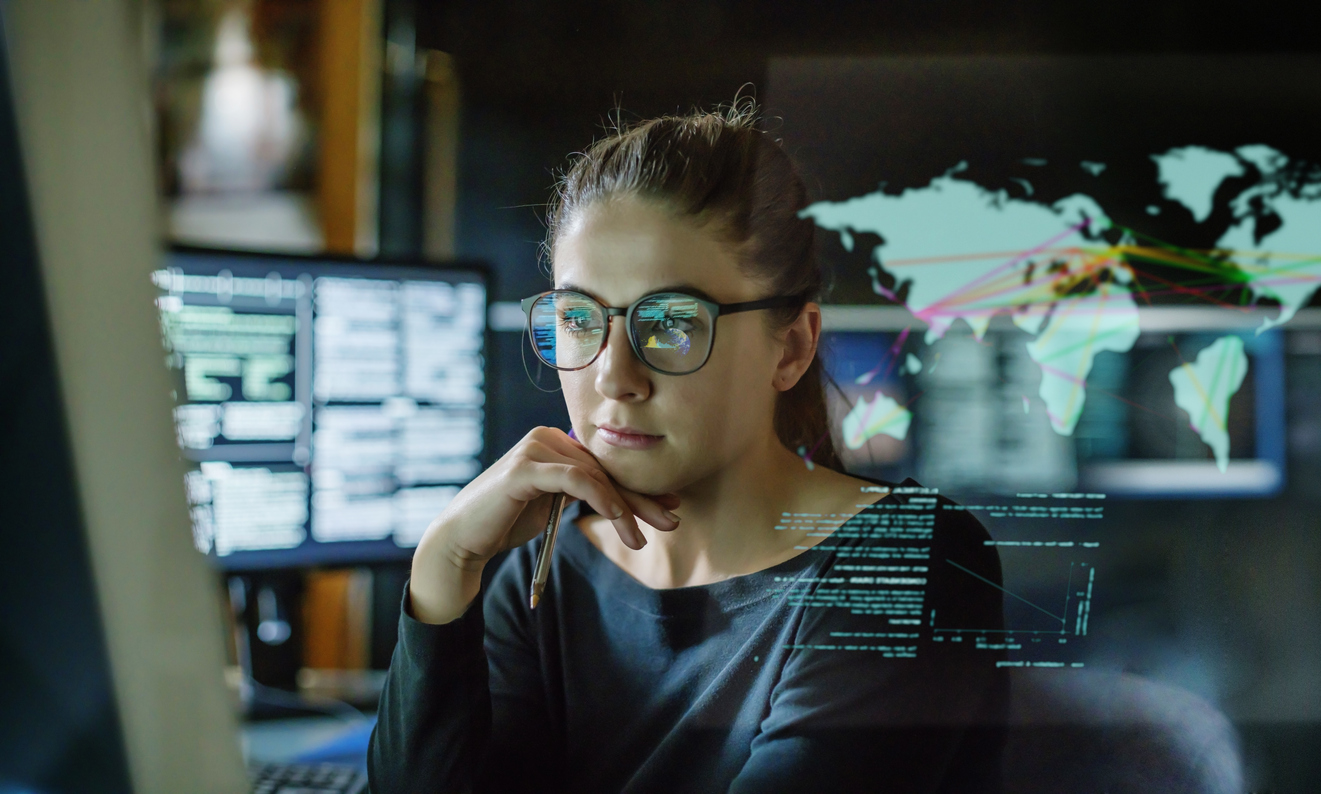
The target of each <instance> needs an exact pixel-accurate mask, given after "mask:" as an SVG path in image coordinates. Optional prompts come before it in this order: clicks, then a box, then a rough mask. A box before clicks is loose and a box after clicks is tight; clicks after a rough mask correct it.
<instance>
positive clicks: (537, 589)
mask: <svg viewBox="0 0 1321 794" xmlns="http://www.w3.org/2000/svg"><path fill="white" fill-rule="evenodd" d="M563 513H564V494H562V493H557V494H555V498H554V499H553V500H551V503H550V516H549V517H548V518H547V519H546V530H545V532H543V533H542V536H541V549H540V550H538V551H537V565H536V567H535V568H534V569H533V571H532V595H531V598H530V599H529V601H530V604H531V608H532V609H536V608H537V602H538V601H540V600H541V593H542V591H543V590H545V589H546V577H548V576H549V575H550V556H551V553H552V552H554V551H555V537H556V535H558V534H559V531H560V516H561V515H562V514H563Z"/></svg>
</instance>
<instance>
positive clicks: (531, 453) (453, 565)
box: [409, 427, 679, 623]
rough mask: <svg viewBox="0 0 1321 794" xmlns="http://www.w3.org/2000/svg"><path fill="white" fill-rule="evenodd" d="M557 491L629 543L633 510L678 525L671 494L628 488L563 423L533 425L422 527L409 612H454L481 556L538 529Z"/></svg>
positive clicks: (474, 584) (468, 593) (633, 542)
mask: <svg viewBox="0 0 1321 794" xmlns="http://www.w3.org/2000/svg"><path fill="white" fill-rule="evenodd" d="M556 493H563V494H565V495H566V496H567V497H568V498H569V499H581V500H583V501H585V502H587V504H589V505H591V507H592V509H593V510H595V511H596V512H597V513H600V514H601V515H602V516H605V517H606V518H608V519H610V521H611V523H612V524H613V525H614V528H615V531H616V532H618V533H619V539H620V540H621V541H623V542H624V545H626V546H628V547H629V548H631V549H640V548H642V547H643V546H645V545H646V543H647V539H646V538H645V537H643V535H642V531H641V530H640V529H638V524H637V520H636V519H635V518H634V516H636V517H637V518H641V519H642V520H643V521H646V522H647V523H648V524H650V525H651V526H653V527H655V528H657V529H662V530H671V529H674V528H675V527H677V526H678V525H679V518H678V516H676V515H674V514H673V513H671V512H670V510H672V509H674V508H676V507H678V506H679V498H678V497H677V496H675V495H673V494H662V495H658V496H646V495H643V494H639V493H635V492H633V491H629V490H628V489H626V488H624V487H622V486H620V485H619V484H618V483H616V482H615V481H614V480H612V479H611V478H610V475H609V474H607V473H606V472H605V470H604V469H602V468H601V464H600V463H599V462H598V461H597V460H596V458H595V457H593V456H592V453H590V452H588V451H587V447H584V446H583V445H582V444H580V443H578V441H577V440H575V439H573V438H570V437H569V435H568V434H567V433H565V432H564V431H562V430H557V429H555V428H551V427H538V428H534V429H533V430H531V431H530V432H529V433H528V434H527V435H526V436H523V438H522V440H521V441H519V442H518V443H517V444H515V445H514V447H513V448H512V449H510V450H509V451H508V452H506V453H505V454H504V456H503V457H501V458H500V459H499V460H498V461H496V462H495V463H494V464H492V465H491V467H490V468H488V469H487V470H486V471H484V472H482V473H481V474H480V475H478V476H477V478H476V479H474V480H473V481H472V482H470V483H468V485H467V486H465V487H464V489H463V490H462V491H459V493H458V494H457V495H456V496H455V497H454V499H453V500H452V501H451V502H450V503H449V505H448V506H446V508H445V511H444V512H443V513H441V514H440V516H439V517H437V518H436V520H434V521H432V522H431V526H429V527H428V528H427V531H426V534H424V535H423V536H422V540H421V542H420V543H419V544H418V546H417V551H416V552H415V553H414V554H413V570H412V578H411V579H410V582H409V593H410V596H409V599H410V600H409V606H410V607H411V610H412V613H413V616H414V617H415V618H417V619H418V620H420V621H422V622H424V623H448V622H450V621H452V620H455V619H457V618H458V617H460V616H461V615H462V614H463V613H464V612H465V611H466V610H467V608H468V606H469V605H470V604H471V603H472V601H473V599H474V598H476V597H477V592H478V590H480V588H481V577H482V570H483V569H484V568H485V567H486V563H487V562H488V561H489V560H490V559H491V558H492V557H494V556H495V555H496V554H499V553H500V552H502V551H505V550H506V549H512V548H514V547H515V546H519V545H522V544H523V543H526V542H527V541H529V540H531V539H532V538H534V537H536V536H537V535H538V534H539V533H540V532H541V531H542V530H543V529H545V527H546V520H547V519H548V518H549V516H550V503H551V498H552V494H556Z"/></svg>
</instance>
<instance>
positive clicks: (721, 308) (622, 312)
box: [519, 289, 807, 377]
mask: <svg viewBox="0 0 1321 794" xmlns="http://www.w3.org/2000/svg"><path fill="white" fill-rule="evenodd" d="M555 292H569V293H573V294H574V295H581V296H582V297H584V298H587V299H588V300H590V301H591V302H592V303H595V304H596V305H597V306H600V307H601V308H602V309H603V310H604V311H605V333H604V334H602V338H601V346H600V347H599V348H597V350H596V354H595V355H593V356H592V358H591V360H590V361H588V362H587V363H586V364H583V365H582V366H580V367H561V366H558V365H555V364H551V363H549V362H547V361H546V359H545V358H543V357H542V355H541V350H540V349H538V348H537V343H536V334H534V333H533V331H532V307H533V306H534V305H535V304H536V302H537V301H539V300H541V299H542V298H544V297H546V296H547V295H550V294H552V293H555ZM657 295H681V296H683V297H685V298H688V299H691V300H694V301H696V302H697V303H699V304H701V305H702V306H703V307H705V308H706V310H707V311H708V312H710V314H711V343H710V344H709V345H707V346H706V357H705V358H703V359H702V363H701V364H698V365H697V366H696V367H693V368H692V369H690V370H688V371H687V372H666V371H665V370H663V369H660V368H658V367H656V366H654V365H653V364H652V363H651V362H650V361H647V359H646V357H645V356H643V355H642V351H641V350H640V349H638V340H637V339H636V338H635V337H634V336H633V332H632V328H633V311H634V310H635V309H637V307H638V305H639V304H641V303H642V302H643V301H645V300H647V299H648V298H654V297H656V296H657ZM794 304H798V305H799V306H800V307H801V306H804V305H806V304H807V298H806V296H803V295H776V296H773V297H770V298H761V299H759V300H755V301H740V302H738V303H716V302H715V301H711V300H707V299H706V298H702V297H700V296H697V295H693V294H692V293H688V292H684V291H682V290H672V289H667V290H661V291H659V292H649V293H647V294H646V295H643V296H642V297H640V298H638V299H637V300H635V301H633V302H632V303H630V304H629V305H628V306H626V307H624V308H619V307H616V306H606V305H605V304H604V303H602V302H601V301H599V300H597V299H596V298H594V297H592V296H591V295H588V294H587V293H585V292H580V291H579V290H576V289H551V290H546V291H545V292H539V293H537V294H536V295H532V296H530V297H527V298H524V299H523V300H521V301H519V305H520V306H521V307H522V309H523V314H524V315H525V316H526V318H527V323H526V328H525V330H526V331H527V334H528V338H529V339H530V340H532V351H533V352H534V353H536V355H537V360H538V361H540V362H541V363H543V364H545V365H546V366H548V367H550V368H551V369H554V370H557V371H559V372H578V371H579V370H584V369H587V368H588V367H590V366H592V365H593V364H595V363H596V360H597V359H598V358H600V357H601V353H603V352H605V348H606V345H608V344H609V343H610V318H612V317H623V318H624V323H625V330H626V332H627V334H628V344H629V347H631V348H632V349H633V355H634V356H635V357H637V360H638V361H640V362H642V365H643V366H645V367H646V368H647V369H649V370H651V371H652V372H655V373H657V374H658V375H672V376H675V377H679V376H683V375H691V374H693V373H694V372H696V371H698V370H699V369H701V368H702V367H705V366H706V362H708V361H710V360H711V351H713V350H715V348H716V328H717V327H718V326H719V323H718V322H717V320H719V319H720V318H721V316H723V315H726V314H739V313H741V312H754V311H759V310H761V309H779V308H784V307H787V306H793V305H794Z"/></svg>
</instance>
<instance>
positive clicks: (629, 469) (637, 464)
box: [592, 447, 691, 494]
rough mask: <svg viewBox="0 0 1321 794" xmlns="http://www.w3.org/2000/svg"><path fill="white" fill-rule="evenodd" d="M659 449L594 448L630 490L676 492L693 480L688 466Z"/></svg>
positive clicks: (603, 464)
mask: <svg viewBox="0 0 1321 794" xmlns="http://www.w3.org/2000/svg"><path fill="white" fill-rule="evenodd" d="M658 452H659V451H658V450H648V451H645V452H639V451H636V450H621V449H617V448H612V447H606V448H605V449H604V450H601V451H599V452H598V451H597V450H596V449H593V450H592V453H593V454H594V455H596V459H597V460H599V461H600V462H601V468H603V469H605V472H606V474H609V475H610V478H611V479H613V480H614V481H615V482H617V483H619V484H620V485H622V486H624V487H625V488H627V489H629V490H630V491H634V492H636V493H641V494H661V493H673V492H674V491H676V490H678V489H679V488H680V487H682V485H684V484H686V483H687V482H688V481H690V480H691V478H689V477H685V476H684V474H685V470H684V469H685V467H683V466H681V465H677V464H676V462H675V461H674V460H673V459H672V458H670V456H668V455H664V454H658Z"/></svg>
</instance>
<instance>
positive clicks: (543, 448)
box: [527, 428, 679, 546]
mask: <svg viewBox="0 0 1321 794" xmlns="http://www.w3.org/2000/svg"><path fill="white" fill-rule="evenodd" d="M535 440H536V444H534V445H530V446H529V447H528V450H527V454H528V456H529V458H530V459H533V460H538V461H540V462H543V463H552V462H554V463H570V462H574V463H577V464H579V465H581V466H582V467H584V468H585V469H587V470H588V471H589V472H590V473H591V474H592V476H594V477H596V478H597V479H598V480H601V481H603V482H605V483H607V484H608V485H609V487H610V488H611V490H613V491H614V492H615V493H616V494H618V495H619V496H620V497H621V498H622V499H623V501H624V503H625V506H626V509H628V510H630V511H632V513H633V515H635V516H637V517H638V518H641V519H642V520H643V521H646V522H647V523H648V524H650V525H651V526H653V527H656V528H657V529H660V530H664V531H669V530H672V529H674V528H675V527H677V526H679V517H678V516H677V515H675V514H674V513H673V512H672V510H673V508H676V507H678V506H679V505H678V497H677V496H675V495H674V494H666V495H665V497H666V498H665V500H664V501H665V504H662V503H661V502H660V501H659V500H658V498H657V497H654V496H651V495H650V494H642V493H638V492H636V491H631V490H629V489H627V488H624V487H623V486H621V485H620V484H619V483H617V482H615V481H614V479H612V478H611V477H610V475H609V473H608V472H606V471H605V469H604V468H602V466H601V462H600V461H598V460H597V459H596V457H595V456H594V455H592V453H591V452H590V451H589V450H588V449H587V448H586V447H585V446H583V445H582V444H581V443H580V442H579V441H578V440H577V439H573V438H570V437H569V436H568V434H566V433H563V432H562V431H559V430H555V429H554V428H538V431H537V435H536V436H535ZM589 504H590V502H589ZM597 512H600V511H599V510H598V511H597ZM602 515H605V514H604V513H602ZM606 517H607V518H609V517H610V516H606ZM618 520H622V519H617V520H616V521H618ZM636 525H637V522H636V521H632V520H630V521H627V522H624V526H619V525H617V526H616V530H617V531H619V532H620V538H621V539H622V540H624V542H625V543H626V544H627V545H629V546H633V544H632V543H630V542H629V541H628V539H626V538H625V536H626V535H631V534H632V532H631V527H636ZM638 537H641V535H640V534H639V535H638Z"/></svg>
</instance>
